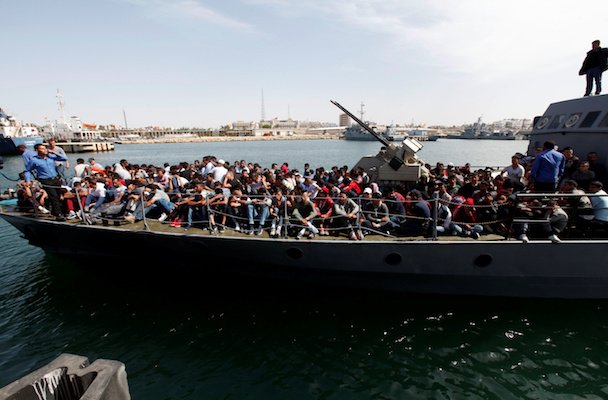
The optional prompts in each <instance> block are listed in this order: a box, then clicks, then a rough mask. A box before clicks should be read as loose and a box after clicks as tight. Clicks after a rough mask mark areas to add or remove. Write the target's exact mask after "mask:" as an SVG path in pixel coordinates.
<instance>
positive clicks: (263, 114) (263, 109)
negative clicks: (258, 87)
mask: <svg viewBox="0 0 608 400" xmlns="http://www.w3.org/2000/svg"><path fill="white" fill-rule="evenodd" d="M262 121H266V110H265V108H264V89H262Z"/></svg>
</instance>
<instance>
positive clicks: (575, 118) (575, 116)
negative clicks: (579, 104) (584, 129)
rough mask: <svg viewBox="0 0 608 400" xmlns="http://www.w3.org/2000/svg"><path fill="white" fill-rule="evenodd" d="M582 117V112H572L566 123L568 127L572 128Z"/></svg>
mask: <svg viewBox="0 0 608 400" xmlns="http://www.w3.org/2000/svg"><path fill="white" fill-rule="evenodd" d="M580 117H581V115H580V114H572V115H571V116H570V117H569V118H568V119H567V120H566V123H565V124H564V125H565V126H566V128H572V127H573V126H574V125H576V123H577V122H578V119H579V118H580Z"/></svg>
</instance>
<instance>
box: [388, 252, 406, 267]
mask: <svg viewBox="0 0 608 400" xmlns="http://www.w3.org/2000/svg"><path fill="white" fill-rule="evenodd" d="M401 261H403V256H401V254H399V253H391V254H389V255H387V256H386V257H384V262H385V263H387V264H388V265H398V264H401Z"/></svg>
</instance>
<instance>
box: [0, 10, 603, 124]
mask: <svg viewBox="0 0 608 400" xmlns="http://www.w3.org/2000/svg"><path fill="white" fill-rule="evenodd" d="M0 4H1V5H2V10H3V16H4V18H3V23H2V32H3V39H4V40H3V46H2V47H3V49H4V51H3V57H2V58H3V63H2V64H3V65H2V69H0V71H2V72H1V73H2V75H3V85H2V89H1V90H0V107H1V108H3V109H4V110H5V111H7V112H8V113H9V114H12V115H14V116H15V117H16V118H17V119H18V120H20V121H23V122H29V123H35V124H39V125H43V124H44V123H45V121H46V120H47V119H49V120H56V119H60V118H61V113H60V111H59V106H58V102H57V97H56V94H57V89H60V90H61V93H62V96H63V98H64V102H65V110H66V116H67V117H68V118H69V117H70V116H73V115H76V116H79V117H80V118H81V119H82V121H83V122H84V123H88V124H118V125H122V126H124V118H123V110H124V112H125V114H126V116H127V122H128V126H129V127H130V128H137V127H145V126H166V127H174V128H179V127H198V128H217V127H220V126H222V125H226V124H230V123H232V122H234V121H239V120H242V121H259V120H260V119H261V115H262V91H263V93H264V110H265V116H266V118H267V119H270V118H275V117H276V118H279V119H287V118H288V117H291V118H293V119H297V120H303V121H321V122H334V123H337V122H338V117H339V114H340V113H341V112H340V110H338V109H337V108H336V107H335V106H334V105H332V104H331V103H330V100H335V101H337V102H339V103H340V104H342V105H343V106H344V107H346V108H347V109H349V110H350V111H351V112H353V113H356V112H358V111H359V109H360V108H361V103H362V102H363V103H364V104H365V107H364V109H365V112H366V113H365V119H366V120H371V121H374V122H376V123H381V124H409V123H412V122H413V123H415V124H425V125H427V126H428V125H446V126H450V125H460V124H463V123H471V122H474V121H476V120H477V118H478V117H480V116H482V117H483V120H484V121H486V122H492V121H497V120H501V119H504V118H533V117H534V116H536V115H541V114H542V113H543V112H544V111H545V109H546V108H547V106H548V105H549V104H550V103H552V102H555V101H561V100H566V99H570V98H575V97H580V96H582V95H583V93H584V88H585V79H584V77H580V76H578V70H579V69H580V67H581V64H582V62H583V59H584V57H585V53H586V52H587V51H588V50H590V49H591V42H592V41H593V40H595V39H599V40H602V46H603V47H607V46H608V37H606V36H607V35H606V33H607V32H608V30H606V29H605V24H603V23H601V22H598V21H600V19H598V18H597V15H606V14H608V1H606V0H586V1H581V2H578V3H572V2H571V1H565V0H551V1H545V0H509V1H504V0H501V1H487V0H483V1H482V0H458V1H454V0H425V1H419V0H417V1H413V0H297V1H296V0H222V1H218V0H216V1H208V0H95V1H91V0H53V1H48V0H19V1H9V0H3V1H2V2H1V3H0ZM594 16H596V17H594ZM606 85H608V83H606Z"/></svg>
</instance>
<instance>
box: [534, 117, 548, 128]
mask: <svg viewBox="0 0 608 400" xmlns="http://www.w3.org/2000/svg"><path fill="white" fill-rule="evenodd" d="M548 123H549V117H545V118H543V119H541V120H540V121H538V124H536V129H543V128H544V127H545V126H547V124H548Z"/></svg>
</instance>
